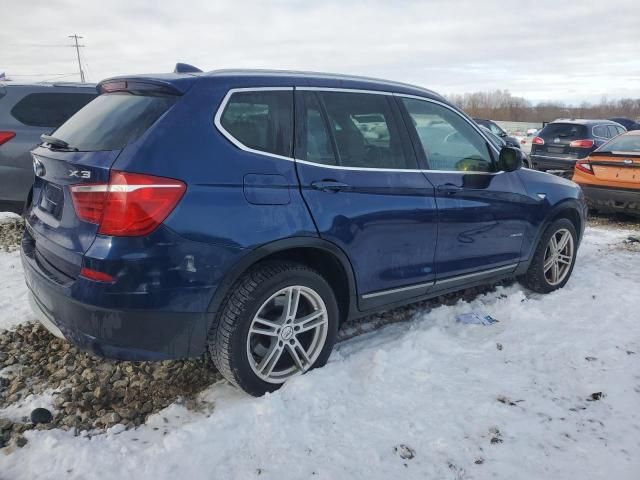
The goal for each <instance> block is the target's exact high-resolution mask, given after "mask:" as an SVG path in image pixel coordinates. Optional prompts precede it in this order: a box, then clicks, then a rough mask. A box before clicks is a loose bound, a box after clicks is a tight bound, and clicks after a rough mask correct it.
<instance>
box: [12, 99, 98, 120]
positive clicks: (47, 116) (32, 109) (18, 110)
mask: <svg viewBox="0 0 640 480" xmlns="http://www.w3.org/2000/svg"><path fill="white" fill-rule="evenodd" d="M94 98H96V94H95V93H70V92H39V93H30V94H28V95H25V96H24V97H23V98H22V99H20V101H19V102H18V103H16V104H15V105H14V106H13V108H12V109H11V115H12V116H13V118H15V119H16V120H18V121H19V122H20V123H22V124H24V125H28V126H30V127H52V128H55V127H59V126H60V125H62V124H63V123H64V122H66V121H67V120H68V119H69V117H71V116H72V115H73V114H74V113H76V112H77V111H78V110H80V109H81V108H82V107H84V106H85V105H86V104H87V103H89V102H90V101H91V100H93V99H94Z"/></svg>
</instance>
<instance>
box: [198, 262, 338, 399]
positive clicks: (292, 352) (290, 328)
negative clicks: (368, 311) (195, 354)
mask: <svg viewBox="0 0 640 480" xmlns="http://www.w3.org/2000/svg"><path fill="white" fill-rule="evenodd" d="M338 323H339V313H338V304H337V301H336V298H335V294H334V293H333V290H332V289H331V287H330V286H329V284H328V283H327V281H326V280H325V279H324V278H323V277H322V276H321V275H320V274H319V273H318V272H316V271H315V270H313V269H311V268H309V267H307V266H305V265H301V264H297V263H288V262H287V263H271V262H269V263H264V264H261V265H258V266H257V267H254V268H252V269H251V270H250V271H248V272H247V273H246V274H244V275H243V276H242V277H241V278H240V280H238V282H237V283H236V284H235V285H234V286H233V288H232V289H231V292H230V293H229V295H227V297H226V298H225V300H224V301H223V302H222V305H221V310H220V311H219V314H218V316H217V318H216V321H215V323H214V325H213V326H212V329H211V332H210V334H209V341H208V347H209V353H210V355H211V357H212V359H213V362H214V364H215V365H216V367H217V368H218V370H219V371H220V373H222V375H223V376H224V377H225V378H226V379H227V380H228V381H229V382H231V383H233V384H234V385H236V386H238V387H239V388H241V389H243V390H244V391H245V392H247V393H249V394H251V395H254V396H261V395H263V394H265V393H266V392H272V391H274V390H277V389H278V388H280V386H281V385H282V384H283V383H284V382H285V381H287V380H288V379H289V378H291V377H293V376H295V375H299V374H301V373H305V372H307V371H309V370H311V369H313V368H317V367H321V366H323V365H324V364H325V363H326V362H327V360H328V359H329V355H330V354H331V351H332V349H333V345H334V344H335V341H336V335H337V332H338Z"/></svg>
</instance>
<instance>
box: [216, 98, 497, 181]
mask: <svg viewBox="0 0 640 480" xmlns="http://www.w3.org/2000/svg"><path fill="white" fill-rule="evenodd" d="M289 90H291V91H294V90H301V91H328V92H343V93H364V94H375V95H388V96H393V97H406V98H413V99H415V100H422V101H425V102H431V103H435V104H438V105H440V106H443V107H445V108H447V109H449V110H451V111H452V112H453V113H455V114H456V115H458V116H459V117H460V118H462V119H463V120H464V121H465V122H467V123H468V124H469V125H471V127H473V128H474V129H475V130H476V131H477V132H478V133H479V134H480V136H481V137H482V138H483V139H485V141H486V142H487V144H488V145H489V148H490V149H491V150H492V151H493V152H494V153H495V154H499V152H498V150H497V149H496V148H495V147H494V145H493V144H492V143H491V141H489V140H488V139H487V137H486V136H485V135H484V133H483V132H482V130H481V129H480V127H478V125H474V123H473V122H471V121H469V119H467V118H466V117H465V116H463V115H460V113H459V112H458V111H456V110H455V109H454V108H451V106H449V105H447V104H446V103H443V102H439V101H438V100H434V99H431V98H427V97H421V96H419V95H410V94H405V93H394V92H388V91H383V90H362V89H355V88H337V87H304V86H302V87H298V86H295V87H240V88H231V89H229V90H228V91H227V93H226V94H225V96H224V97H223V99H222V102H220V106H219V107H218V110H217V111H216V114H215V115H214V119H213V123H214V125H215V127H216V128H217V129H218V131H219V132H220V133H221V134H222V135H223V136H224V137H225V138H226V139H227V140H229V141H230V142H231V143H232V144H233V145H235V146H236V147H237V148H239V149H240V150H244V151H245V152H249V153H254V154H257V155H265V156H267V157H271V158H277V159H280V160H287V161H290V162H294V163H302V164H305V165H311V166H314V167H320V168H329V169H335V170H352V171H363V172H397V173H403V172H406V173H418V172H421V173H446V174H452V173H457V174H460V175H499V174H501V173H504V171H502V170H500V171H498V172H481V171H474V170H469V171H463V170H431V169H408V168H368V167H344V166H341V165H326V164H323V163H316V162H310V161H308V160H302V159H299V158H295V157H287V156H283V155H277V154H275V153H270V152H265V151H262V150H256V149H254V148H251V147H248V146H246V145H245V144H243V143H242V142H240V141H239V140H238V139H236V138H235V137H234V136H233V135H232V134H231V133H230V132H228V131H227V130H226V129H225V128H224V127H223V126H222V122H221V118H222V114H223V113H224V110H225V108H226V107H227V103H229V99H230V98H231V96H232V95H233V94H234V93H237V92H265V91H289Z"/></svg>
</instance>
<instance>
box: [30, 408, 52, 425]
mask: <svg viewBox="0 0 640 480" xmlns="http://www.w3.org/2000/svg"><path fill="white" fill-rule="evenodd" d="M30 418H31V423H33V424H38V423H50V422H51V420H53V415H52V414H51V412H50V411H49V410H47V409H46V408H34V409H33V410H32V411H31V415H30Z"/></svg>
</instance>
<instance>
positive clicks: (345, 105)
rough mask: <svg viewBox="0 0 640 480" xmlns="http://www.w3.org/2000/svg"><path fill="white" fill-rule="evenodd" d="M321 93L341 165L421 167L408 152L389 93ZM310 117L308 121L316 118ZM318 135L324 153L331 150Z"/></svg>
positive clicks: (396, 167)
mask: <svg viewBox="0 0 640 480" xmlns="http://www.w3.org/2000/svg"><path fill="white" fill-rule="evenodd" d="M317 95H318V98H319V99H320V100H321V101H322V103H323V105H324V109H325V112H326V123H327V124H328V127H329V130H330V133H331V135H332V136H333V139H334V142H335V146H336V150H337V151H336V160H337V162H338V164H339V165H341V166H345V167H356V168H388V169H401V170H402V169H414V168H416V167H417V165H416V163H415V159H414V158H413V157H412V156H411V155H410V154H409V153H408V151H407V150H408V148H407V147H408V145H407V139H406V133H405V134H404V135H403V132H402V130H401V128H402V127H401V126H400V125H399V119H398V118H396V117H397V116H396V115H394V111H393V107H392V104H391V101H392V99H390V98H389V96H388V95H378V94H369V93H346V92H330V91H326V92H318V94H317ZM312 115H315V114H314V113H312ZM307 117H308V121H309V119H311V118H316V117H312V116H309V115H308V116H307ZM314 137H316V138H318V142H317V143H318V144H319V145H320V148H322V149H323V152H325V151H327V149H326V147H325V146H324V145H326V142H325V141H324V139H323V137H321V136H319V135H314ZM307 150H309V147H308V146H307Z"/></svg>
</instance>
